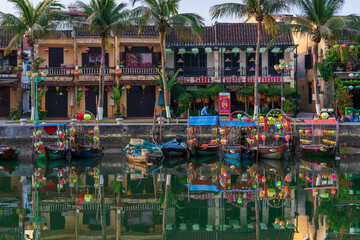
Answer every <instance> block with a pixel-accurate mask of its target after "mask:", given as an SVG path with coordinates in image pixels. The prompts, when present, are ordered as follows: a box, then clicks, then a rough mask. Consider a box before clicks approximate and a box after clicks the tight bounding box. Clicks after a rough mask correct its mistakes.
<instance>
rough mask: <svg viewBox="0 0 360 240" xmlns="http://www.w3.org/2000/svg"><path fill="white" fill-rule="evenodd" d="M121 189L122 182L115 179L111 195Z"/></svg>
mask: <svg viewBox="0 0 360 240" xmlns="http://www.w3.org/2000/svg"><path fill="white" fill-rule="evenodd" d="M121 189H122V183H121V182H118V181H115V183H114V189H113V195H116V194H118V193H120V192H121Z"/></svg>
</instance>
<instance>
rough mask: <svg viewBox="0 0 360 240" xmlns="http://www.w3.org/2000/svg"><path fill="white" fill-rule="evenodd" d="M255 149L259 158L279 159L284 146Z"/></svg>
mask: <svg viewBox="0 0 360 240" xmlns="http://www.w3.org/2000/svg"><path fill="white" fill-rule="evenodd" d="M255 149H256V151H258V155H259V158H264V159H281V157H282V155H283V152H284V149H285V144H283V145H281V146H279V147H270V146H260V147H257V148H255Z"/></svg>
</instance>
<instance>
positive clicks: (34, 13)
mask: <svg viewBox="0 0 360 240" xmlns="http://www.w3.org/2000/svg"><path fill="white" fill-rule="evenodd" d="M8 1H9V2H11V3H13V4H14V7H15V9H16V10H18V12H19V16H18V17H17V16H15V15H13V14H11V13H3V12H0V18H1V27H4V28H5V29H7V30H8V31H10V32H13V33H14V37H13V38H12V39H11V41H10V43H9V45H8V47H7V48H6V50H5V55H7V54H9V53H11V52H12V49H13V48H14V47H17V46H19V45H20V44H21V43H22V41H23V38H24V37H25V38H26V39H27V44H28V45H29V46H30V48H31V54H30V61H31V69H32V72H36V71H37V69H36V67H35V66H36V64H35V44H36V41H37V39H38V38H39V37H44V36H45V35H46V34H47V33H49V32H50V31H51V30H53V27H54V22H53V21H54V20H58V19H61V18H62V14H61V13H60V12H59V11H57V10H59V9H61V8H63V6H62V5H61V4H60V3H59V2H58V1H56V0H43V1H42V2H40V3H39V4H38V5H36V6H34V5H33V4H32V3H31V2H30V1H28V0H8ZM35 91H36V89H35V85H34V83H33V82H31V120H34V118H35V104H36V103H35ZM19 100H20V101H22V100H21V99H19Z"/></svg>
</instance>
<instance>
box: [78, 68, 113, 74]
mask: <svg viewBox="0 0 360 240" xmlns="http://www.w3.org/2000/svg"><path fill="white" fill-rule="evenodd" d="M79 69H80V73H81V74H100V68H98V67H80V68H79ZM111 69H113V68H109V67H107V68H106V69H105V74H110V73H111Z"/></svg>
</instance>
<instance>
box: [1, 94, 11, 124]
mask: <svg viewBox="0 0 360 240" xmlns="http://www.w3.org/2000/svg"><path fill="white" fill-rule="evenodd" d="M9 112H10V87H0V117H8V116H9Z"/></svg>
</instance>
